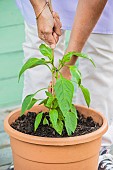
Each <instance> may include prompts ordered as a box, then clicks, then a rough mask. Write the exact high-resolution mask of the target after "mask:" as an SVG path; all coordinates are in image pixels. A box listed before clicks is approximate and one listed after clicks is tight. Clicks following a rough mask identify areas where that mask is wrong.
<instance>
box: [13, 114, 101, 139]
mask: <svg viewBox="0 0 113 170" xmlns="http://www.w3.org/2000/svg"><path fill="white" fill-rule="evenodd" d="M35 118H36V113H34V112H28V113H27V115H23V116H21V117H19V118H18V119H17V120H16V121H15V122H13V123H12V124H11V127H12V128H14V129H15V130H17V131H19V132H22V133H25V134H29V135H33V136H41V137H55V138H56V137H57V138H59V137H67V136H68V135H67V132H66V129H64V130H63V133H62V136H60V135H59V134H58V133H57V132H56V131H55V130H54V129H53V128H52V127H49V126H48V125H43V123H42V122H43V119H42V122H41V123H40V125H39V127H38V129H37V130H36V132H34V122H35ZM46 118H47V117H46ZM99 128H100V126H99V124H98V123H96V122H94V121H93V119H92V118H91V117H88V118H85V117H84V116H83V115H81V114H79V113H78V125H77V128H76V130H75V132H74V133H73V135H72V136H81V135H85V134H88V133H91V132H93V131H96V130H97V129H99Z"/></svg>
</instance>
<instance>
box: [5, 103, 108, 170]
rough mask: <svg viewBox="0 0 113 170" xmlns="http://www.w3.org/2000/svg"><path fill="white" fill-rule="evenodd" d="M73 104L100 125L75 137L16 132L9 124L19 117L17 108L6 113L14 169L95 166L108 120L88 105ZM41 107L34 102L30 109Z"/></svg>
mask: <svg viewBox="0 0 113 170" xmlns="http://www.w3.org/2000/svg"><path fill="white" fill-rule="evenodd" d="M76 108H77V110H78V111H79V112H80V113H81V114H83V115H84V116H85V117H89V116H91V117H92V118H93V120H94V121H95V122H98V123H99V124H100V125H101V127H100V128H99V129H98V130H96V131H95V132H92V133H89V134H86V135H82V136H77V137H66V138H47V137H37V136H31V135H27V134H24V133H21V132H18V131H16V130H14V129H13V128H12V127H11V126H10V124H11V123H12V122H14V121H15V120H16V119H17V118H18V117H19V115H20V111H21V110H20V109H18V110H15V111H13V112H11V113H10V114H9V115H8V116H7V117H6V119H5V121H4V127H5V131H6V132H7V133H8V134H9V136H10V143H11V148H12V152H13V160H14V167H15V170H61V169H62V170H85V169H87V170H97V166H98V158H99V150H100V146H101V139H102V136H103V134H104V133H105V132H106V131H107V121H106V119H105V117H104V116H103V115H102V114H101V113H99V112H97V111H95V110H93V109H91V108H87V107H84V106H80V105H77V106H76ZM42 110H43V111H44V110H45V108H44V107H43V106H34V107H33V108H32V109H31V110H30V111H35V112H40V111H42Z"/></svg>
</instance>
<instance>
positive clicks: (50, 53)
mask: <svg viewBox="0 0 113 170" xmlns="http://www.w3.org/2000/svg"><path fill="white" fill-rule="evenodd" d="M39 49H40V52H41V53H42V54H43V55H44V56H46V57H48V58H49V59H50V60H53V51H52V49H51V48H49V47H47V46H46V45H45V44H41V45H40V47H39Z"/></svg>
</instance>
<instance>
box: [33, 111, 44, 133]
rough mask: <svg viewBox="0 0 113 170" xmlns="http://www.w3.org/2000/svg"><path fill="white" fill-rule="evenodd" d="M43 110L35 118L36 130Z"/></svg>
mask: <svg viewBox="0 0 113 170" xmlns="http://www.w3.org/2000/svg"><path fill="white" fill-rule="evenodd" d="M42 116H43V112H41V113H38V114H37V116H36V119H35V124H34V130H35V131H36V130H37V128H38V127H39V125H40V123H41V120H42Z"/></svg>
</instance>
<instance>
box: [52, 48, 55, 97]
mask: <svg viewBox="0 0 113 170" xmlns="http://www.w3.org/2000/svg"><path fill="white" fill-rule="evenodd" d="M52 51H53V67H52V70H54V50H52ZM54 81H55V73H54V71H52V95H53V96H54Z"/></svg>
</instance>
